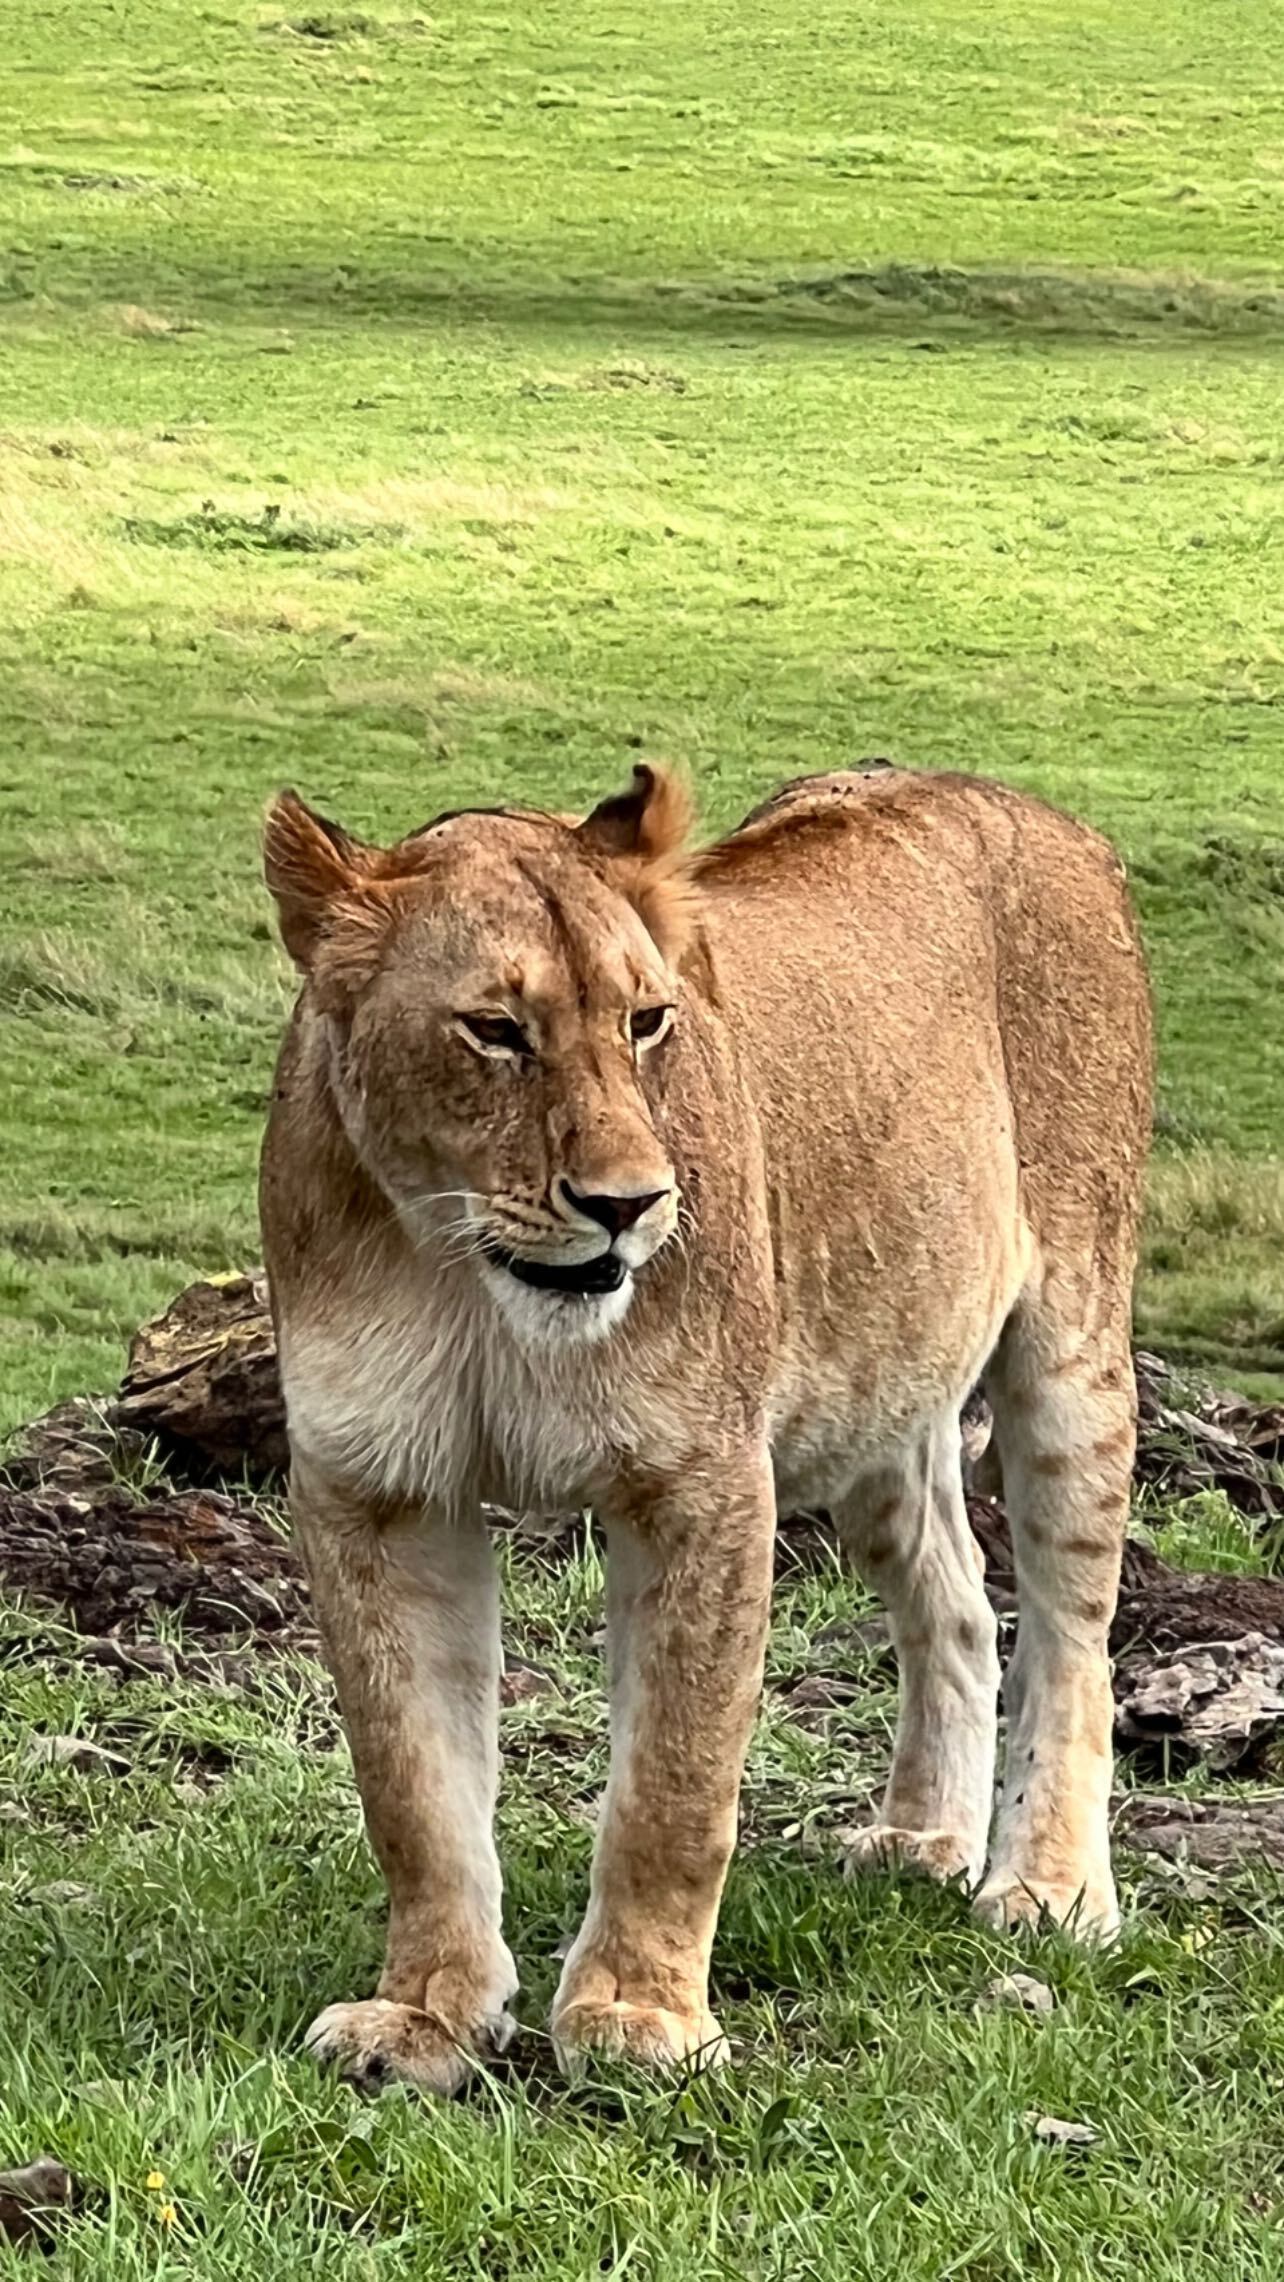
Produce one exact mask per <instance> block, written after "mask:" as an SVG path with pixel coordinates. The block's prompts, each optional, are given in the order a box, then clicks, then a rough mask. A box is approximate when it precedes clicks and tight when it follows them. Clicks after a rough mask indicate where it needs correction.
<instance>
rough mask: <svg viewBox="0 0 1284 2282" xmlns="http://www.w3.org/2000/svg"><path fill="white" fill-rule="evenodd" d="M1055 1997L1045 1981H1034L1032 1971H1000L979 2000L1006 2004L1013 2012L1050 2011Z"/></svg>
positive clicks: (988, 2003) (990, 2003)
mask: <svg viewBox="0 0 1284 2282" xmlns="http://www.w3.org/2000/svg"><path fill="white" fill-rule="evenodd" d="M1056 2001H1057V2000H1056V1998H1055V1997H1054V1996H1053V1994H1052V1991H1051V1989H1050V1988H1049V1987H1048V1984H1047V1982H1046V1981H1036V1980H1035V1977H1034V1975H1033V1973H1000V1974H999V1976H998V1978H997V1980H994V1981H991V1982H990V1984H989V1986H988V1987H987V1989H986V1990H985V1993H984V1995H983V1997H982V2000H981V2002H982V2003H983V2004H986V2005H1006V2006H1008V2007H1009V2008H1010V2009H1011V2010H1012V2011H1013V2012H1022V2013H1050V2012H1051V2011H1052V2010H1053V2008H1054V2006H1055V2004H1056Z"/></svg>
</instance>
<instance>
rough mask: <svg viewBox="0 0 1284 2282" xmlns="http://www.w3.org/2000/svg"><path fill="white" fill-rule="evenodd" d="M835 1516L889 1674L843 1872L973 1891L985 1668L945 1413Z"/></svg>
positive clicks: (987, 1706)
mask: <svg viewBox="0 0 1284 2282" xmlns="http://www.w3.org/2000/svg"><path fill="white" fill-rule="evenodd" d="M835 1521H836V1523H837V1527H838V1531H839V1535H840V1537H841V1538H842V1541H843V1544H844V1546H845V1548H846V1550H847V1551H848V1553H849V1554H850V1556H851V1558H852V1560H853V1561H854V1563H855V1565H856V1567H857V1569H858V1570H859V1571H860V1573H861V1575H862V1576H863V1577H864V1579H865V1581H866V1583H867V1584H868V1585H869V1586H870V1588H871V1590H872V1591H874V1592H876V1593H877V1594H878V1596H879V1598H880V1599H881V1600H882V1602H883V1604H884V1606H885V1608H886V1610H887V1616H888V1623H889V1626H890V1629H891V1634H892V1640H893V1644H894V1646H895V1649H896V1656H897V1662H898V1664H899V1667H900V1706H899V1712H898V1716H897V1723H896V1741H895V1745H894V1748H893V1752H892V1766H891V1774H890V1776H889V1779H888V1784H887V1789H886V1792H885V1794H884V1797H883V1802H882V1806H881V1808H880V1810H879V1816H878V1819H877V1821H875V1822H874V1823H872V1824H871V1825H870V1826H868V1827H867V1828H865V1829H862V1830H858V1831H855V1832H853V1833H851V1834H849V1843H848V1852H847V1866H848V1868H849V1870H851V1871H853V1872H857V1873H859V1872H861V1871H864V1870H867V1869H877V1868H879V1867H881V1866H883V1865H885V1864H888V1863H891V1864H900V1865H903V1866H905V1867H909V1868H915V1869H919V1870H924V1871H926V1872H928V1873H929V1874H930V1875H932V1876H934V1877H938V1878H951V1877H956V1876H960V1875H961V1876H963V1877H965V1878H966V1879H967V1880H968V1882H969V1883H970V1884H975V1883H976V1882H977V1881H978V1880H979V1879H980V1877H981V1874H982V1871H983V1869H984V1867H985V1854H986V1842H987V1839H988V1836H989V1828H990V1815H991V1811H992V1806H993V1794H994V1755H995V1740H996V1730H997V1717H998V1713H997V1704H998V1684H999V1668H998V1658H997V1654H996V1649H995V1621H994V1615H993V1612H992V1610H991V1608H990V1605H989V1603H988V1601H987V1600H986V1597H985V1591H984V1587H983V1583H982V1578H983V1571H984V1564H983V1562H982V1559H981V1555H980V1551H979V1548H978V1547H977V1545H976V1543H975V1540H974V1539H973V1536H972V1532H971V1529H970V1527H969V1524H968V1518H967V1509H966V1507H965V1505H964V1502H963V1483H962V1472H961V1455H960V1447H959V1430H958V1420H957V1417H956V1416H954V1415H953V1414H951V1415H950V1416H948V1417H946V1418H943V1419H940V1420H937V1421H934V1422H933V1423H932V1424H931V1425H929V1426H926V1427H924V1428H923V1429H921V1430H920V1432H919V1433H918V1434H917V1435H916V1436H915V1437H914V1438H913V1440H912V1441H911V1442H909V1443H907V1444H906V1445H905V1447H904V1448H903V1450H901V1451H899V1452H897V1453H896V1454H895V1455H894V1456H893V1457H891V1458H888V1459H886V1460H884V1461H882V1462H881V1463H880V1464H879V1465H878V1466H877V1467H875V1468H872V1469H871V1470H870V1471H868V1472H867V1473H865V1474H863V1475H862V1476H861V1478H860V1480H859V1481H858V1482H857V1484H856V1485H855V1487H854V1488H853V1490H852V1492H851V1494H850V1495H849V1496H848V1498H847V1499H845V1500H844V1502H843V1504H842V1505H841V1507H840V1508H839V1509H838V1510H837V1511H836V1513H835Z"/></svg>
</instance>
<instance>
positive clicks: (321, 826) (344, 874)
mask: <svg viewBox="0 0 1284 2282" xmlns="http://www.w3.org/2000/svg"><path fill="white" fill-rule="evenodd" d="M376 854H377V851H376V850H374V849H372V848H367V847H365V846H364V845H363V843H362V842H361V841H360V840H354V839H353V838H352V836H351V834H350V833H347V832H345V831H344V829H343V827H342V825H340V824H331V823H330V822H329V821H328V819H327V818H326V817H324V816H318V815H317V813H316V811H315V809H312V808H309V807H308V805H307V802H306V801H304V800H300V798H299V796H298V794H297V792H283V793H280V794H279V795H278V797H277V798H276V799H275V800H274V801H273V803H272V806H271V808H270V809H269V810H268V814H267V821H266V824H265V825H264V828H263V873H264V877H265V879H266V880H267V884H268V886H269V888H270V889H271V891H272V893H273V895H274V896H275V898H276V909H277V920H278V923H279V925H280V929H281V941H282V942H283V943H284V945H285V947H286V950H287V951H288V952H289V954H290V957H291V958H292V959H293V960H294V963H295V965H296V966H299V967H302V968H303V969H304V971H305V973H306V972H307V970H308V969H309V968H310V967H311V966H312V963H313V961H314V959H315V957H316V954H317V950H318V947H319V945H320V943H321V939H322V936H323V935H324V933H325V931H326V928H327V925H328V924H329V923H330V922H332V921H333V919H334V917H335V915H336V913H337V910H338V907H339V905H340V904H341V902H342V901H343V899H344V898H345V897H349V896H351V895H352V894H353V893H354V891H355V890H356V889H358V888H360V887H362V886H363V885H365V884H366V883H367V882H368V881H369V879H370V876H371V873H372V871H373V870H374V868H375V859H376Z"/></svg>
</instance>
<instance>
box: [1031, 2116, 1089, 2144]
mask: <svg viewBox="0 0 1284 2282" xmlns="http://www.w3.org/2000/svg"><path fill="white" fill-rule="evenodd" d="M1026 2122H1027V2123H1028V2124H1029V2126H1030V2128H1031V2130H1032V2131H1033V2133H1034V2136H1035V2138H1036V2139H1041V2140H1042V2141H1043V2142H1044V2144H1045V2146H1048V2147H1092V2146H1093V2145H1094V2144H1095V2142H1096V2138H1097V2134H1096V2132H1095V2131H1094V2130H1093V2128H1092V2125H1091V2124H1077V2123H1067V2121H1066V2119H1065V2117H1064V2116H1040V2115H1036V2114H1035V2113H1034V2111H1033V2110H1031V2112H1030V2114H1029V2115H1028V2116H1027V2117H1026Z"/></svg>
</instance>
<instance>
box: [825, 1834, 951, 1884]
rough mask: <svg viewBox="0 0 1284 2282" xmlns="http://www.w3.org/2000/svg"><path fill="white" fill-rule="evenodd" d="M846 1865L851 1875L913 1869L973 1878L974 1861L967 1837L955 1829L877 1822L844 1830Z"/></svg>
mask: <svg viewBox="0 0 1284 2282" xmlns="http://www.w3.org/2000/svg"><path fill="white" fill-rule="evenodd" d="M842 1843H843V1868H844V1870H845V1872H846V1874H847V1876H848V1877H849V1878H865V1877H869V1876H870V1875H871V1874H872V1873H874V1872H876V1871H879V1870H913V1871H917V1872H919V1873H920V1875H921V1876H923V1877H925V1878H938V1879H940V1880H941V1881H942V1883H944V1882H945V1881H946V1880H947V1879H950V1878H971V1876H972V1874H973V1861H972V1854H971V1850H970V1848H969V1846H968V1842H967V1839H966V1838H964V1837H962V1836H961V1835H960V1834H959V1832H958V1831H954V1830H898V1829H897V1828H896V1826H895V1825H894V1824H892V1823H885V1822H874V1823H870V1824H868V1825H867V1826H866V1827H865V1828H864V1829H861V1830H845V1831H844V1832H843V1834H842Z"/></svg>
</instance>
